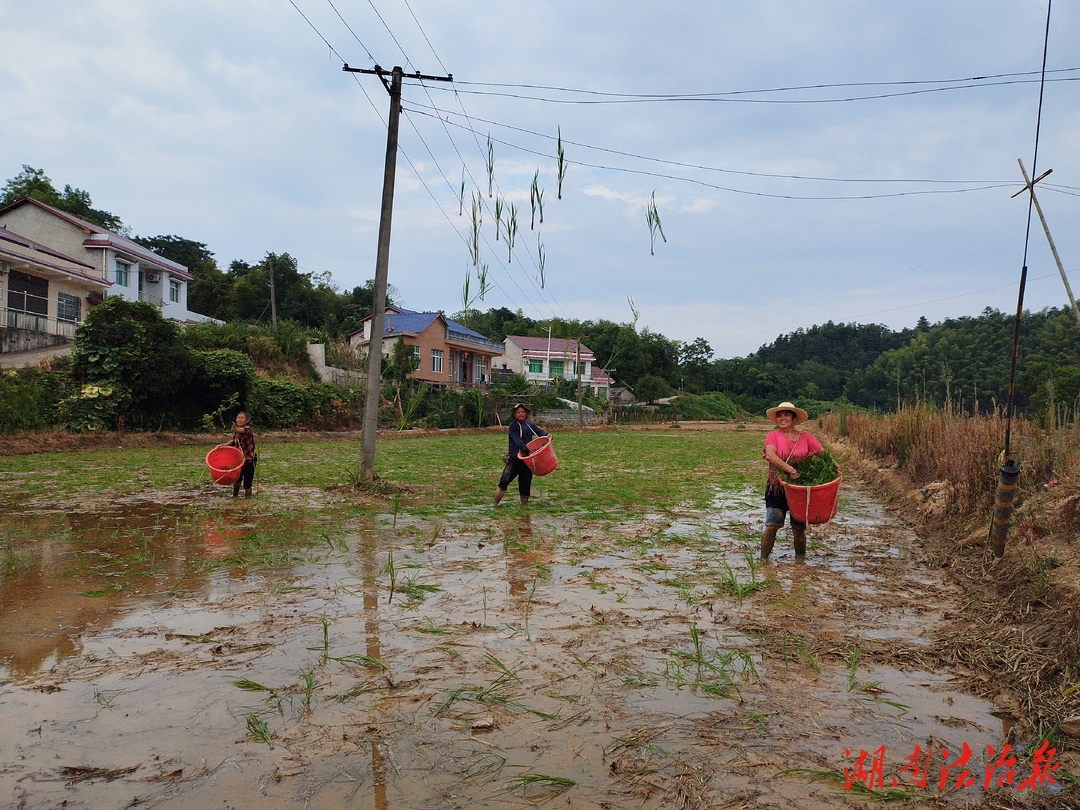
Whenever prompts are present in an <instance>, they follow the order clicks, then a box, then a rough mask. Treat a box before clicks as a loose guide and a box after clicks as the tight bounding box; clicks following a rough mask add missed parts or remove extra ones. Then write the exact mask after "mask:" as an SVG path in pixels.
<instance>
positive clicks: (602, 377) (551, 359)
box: [500, 335, 615, 399]
mask: <svg viewBox="0 0 1080 810" xmlns="http://www.w3.org/2000/svg"><path fill="white" fill-rule="evenodd" d="M503 345H504V346H505V347H506V349H505V353H504V354H503V358H502V360H501V361H500V362H501V364H502V367H503V368H504V369H505V370H507V371H512V372H514V373H515V374H522V375H524V376H525V379H526V380H528V381H529V382H531V383H535V384H537V385H545V386H546V385H548V384H549V383H552V382H554V381H555V380H559V379H564V380H571V381H574V382H576V381H577V379H578V372H579V371H580V373H581V381H582V383H583V384H585V385H587V386H589V388H591V389H592V393H593V396H596V397H603V398H605V399H606V398H607V396H608V392H609V391H610V389H611V386H612V385H614V384H615V381H614V380H613V379H612V378H611V376H610V375H608V374H607V372H605V371H604V370H603V369H602V368H600V367H599V366H597V365H596V356H595V355H594V354H593V353H592V350H591V349H590V348H589V347H588V346H586V345H585V344H584V343H582V344H581V345H580V346H579V345H578V341H577V340H575V339H573V338H570V339H565V338H548V337H527V336H525V335H507V336H506V340H505V341H504V342H503ZM579 365H580V368H579Z"/></svg>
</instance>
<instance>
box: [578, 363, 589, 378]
mask: <svg viewBox="0 0 1080 810" xmlns="http://www.w3.org/2000/svg"><path fill="white" fill-rule="evenodd" d="M578 374H580V375H581V376H582V377H588V376H589V369H588V368H586V364H585V361H584V360H582V361H581V362H580V363H578Z"/></svg>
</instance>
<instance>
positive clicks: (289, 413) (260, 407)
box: [245, 378, 313, 429]
mask: <svg viewBox="0 0 1080 810" xmlns="http://www.w3.org/2000/svg"><path fill="white" fill-rule="evenodd" d="M312 406H313V397H312V396H311V392H310V390H309V388H306V387H304V386H301V385H297V384H296V383H294V382H290V381H289V380H264V379H261V378H257V379H256V380H255V382H254V384H253V385H252V386H251V393H250V394H249V395H248V398H247V403H246V408H245V410H246V411H247V413H248V416H249V417H251V421H252V424H254V425H256V426H258V427H261V428H270V429H277V428H288V427H295V426H296V425H299V424H301V423H302V422H304V421H306V420H307V419H309V418H310V417H311V416H312V414H313V407H312Z"/></svg>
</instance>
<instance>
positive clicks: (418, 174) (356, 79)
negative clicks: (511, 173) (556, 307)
mask: <svg viewBox="0 0 1080 810" xmlns="http://www.w3.org/2000/svg"><path fill="white" fill-rule="evenodd" d="M328 2H329V3H330V6H331V8H333V9H334V12H335V13H336V14H337V16H338V18H339V19H340V20H341V22H342V23H343V24H344V25H345V27H346V28H347V29H348V30H349V33H351V34H352V35H353V38H354V39H356V41H357V42H358V43H359V44H360V46H361V47H362V48H364V50H365V52H367V48H366V46H365V45H364V43H363V42H362V41H361V40H360V38H359V36H357V34H356V32H355V31H354V30H353V29H352V27H351V26H350V25H349V23H348V22H347V21H346V20H345V19H344V18H343V17H342V16H341V14H340V13H339V12H338V10H337V8H336V7H335V6H334V5H333V3H332V2H330V0H328ZM289 4H290V5H291V6H292V7H293V8H294V9H295V10H296V12H297V13H298V14H299V15H300V16H301V17H302V18H303V19H304V22H306V23H307V24H308V26H309V27H310V28H311V30H312V31H314V32H315V34H316V36H318V37H319V39H321V40H322V41H323V43H324V44H325V45H326V46H327V48H329V50H330V52H331V53H332V54H334V55H335V56H336V57H337V58H338V59H339V60H341V62H342V64H347V62H346V60H345V59H344V58H343V57H342V56H341V54H340V53H339V52H338V50H337V49H336V48H334V46H333V45H331V44H330V41H329V40H327V38H326V37H325V36H323V34H322V32H321V31H320V30H319V29H318V28H317V27H316V26H315V24H314V23H312V22H311V20H310V19H309V18H308V16H307V15H306V14H304V12H303V11H301V10H300V8H299V7H298V6H297V5H296V3H295V2H293V0H289ZM369 4H371V0H369ZM371 6H372V9H373V10H374V11H375V13H376V15H377V16H378V17H379V19H380V21H381V22H382V23H383V25H384V26H386V22H385V20H383V19H382V15H380V14H379V11H378V9H376V8H375V6H374V4H371ZM386 28H387V31H389V33H390V35H391V37H393V38H394V41H395V43H397V44H398V48H399V49H401V51H402V56H404V57H405V60H406V63H408V64H411V63H410V62H409V57H408V55H407V54H406V53H405V51H404V49H403V48H401V45H400V43H399V42H398V40H397V38H396V37H394V34H393V32H392V31H390V29H389V26H386ZM425 36H426V35H425ZM368 56H369V57H371V59H372V62H373V63H375V60H374V58H373V57H372V56H371V54H370V52H368ZM436 58H438V57H437V56H436ZM439 61H440V64H441V60H439ZM349 75H350V76H352V78H353V80H354V82H355V83H356V85H357V86H358V87H359V88H360V90H361V92H362V93H363V94H364V97H365V98H366V99H367V101H368V103H369V104H370V105H371V107H372V109H373V110H374V111H375V114H376V116H377V117H378V119H379V121H380V122H381V123H382V124H383V126H388V124H387V122H386V120H385V119H384V118H383V116H382V113H381V111H380V110H379V108H378V106H377V105H376V104H375V102H374V101H373V100H372V98H371V96H370V95H368V92H367V90H366V89H365V88H364V86H363V84H362V83H361V82H360V80H359V77H358V76H357V75H356V74H355V73H350V74H349ZM429 100H431V101H432V103H433V104H434V100H433V99H431V98H430V95H429ZM407 118H408V117H407ZM410 125H412V126H413V129H414V131H416V132H417V135H418V136H419V135H420V133H419V131H418V130H417V128H416V126H415V124H413V123H412V122H411V120H410ZM447 135H449V132H447ZM421 142H422V143H424V146H425V148H426V149H427V151H428V153H429V154H431V156H432V160H433V161H435V156H434V154H433V153H432V152H431V149H430V148H429V147H428V146H427V143H426V142H425V141H424V140H423V138H422V137H421ZM451 142H452V139H451ZM454 147H455V150H456V149H457V145H456V144H454ZM398 148H399V151H400V152H401V155H402V157H404V158H405V160H406V162H407V163H408V164H409V167H410V169H412V171H413V173H414V175H415V176H416V178H417V179H418V180H419V181H420V183H421V185H423V186H424V189H425V190H426V191H427V192H428V195H429V196H430V197H431V198H432V201H433V202H435V204H436V207H438V208H439V210H440V212H441V213H442V214H443V217H444V218H445V219H446V220H447V222H448V224H449V225H450V226H451V228H453V230H454V233H455V234H456V235H457V236H458V238H459V239H461V240H462V242H463V244H465V246H466V248H468V242H467V241H466V240H465V238H464V236H463V235H462V234H461V233H460V231H459V230H458V229H457V227H456V226H455V225H454V223H453V220H451V219H450V217H449V215H448V214H447V213H446V211H445V209H444V208H443V207H442V205H441V203H439V201H438V199H437V198H436V197H435V194H434V192H433V191H432V190H431V188H430V187H429V186H428V184H427V182H426V181H425V180H424V177H423V175H422V174H421V172H420V171H419V169H418V168H417V167H416V165H415V164H414V163H413V161H412V159H411V158H410V157H409V155H408V153H407V152H406V150H405V149H404V148H403V147H402V146H401V145H400V144H399V145H398ZM459 155H460V153H459ZM435 163H436V166H438V162H437V161H435ZM439 171H440V173H441V174H442V176H443V178H444V180H447V183H449V180H448V179H447V178H446V176H445V173H444V172H442V169H441V167H439ZM451 190H452V186H451ZM484 241H485V244H488V247H489V249H490V248H491V246H490V243H488V242H487V237H486V236H485V237H484ZM491 253H492V256H493V257H494V259H495V260H496V262H497V263H498V264H499V265H500V266H501V267H503V269H504V270H506V268H505V266H504V265H503V264H502V261H501V260H500V259H499V257H498V255H497V253H496V252H495V251H494V250H491ZM507 275H508V277H509V278H510V279H511V281H513V282H514V286H516V287H517V288H518V290H519V292H521V294H522V295H523V296H524V298H525V300H526V301H527V302H528V304H529V306H530V308H532V309H533V310H535V311H536V312H537V314H540V308H539V307H538V306H536V304H535V303H533V301H532V300H531V299H530V298H529V296H528V295H527V294H526V293H525V291H524V290H522V289H521V286H520V285H519V284H518V283H517V281H516V279H514V277H513V275H512V274H511V273H509V271H507ZM493 282H494V283H495V286H496V287H497V288H498V289H499V290H500V292H502V293H503V294H504V295H505V296H506V298H507V299H508V300H509V301H510V303H511V304H513V305H514V306H515V307H518V308H520V305H519V304H518V303H517V302H516V301H514V299H513V297H512V296H511V295H509V294H508V293H507V291H506V290H504V289H503V288H502V286H501V285H499V284H498V281H497V280H495V279H493ZM548 309H549V311H550V310H551V308H550V305H549V306H548ZM560 309H561V307H560ZM552 315H553V316H554V312H553V311H552Z"/></svg>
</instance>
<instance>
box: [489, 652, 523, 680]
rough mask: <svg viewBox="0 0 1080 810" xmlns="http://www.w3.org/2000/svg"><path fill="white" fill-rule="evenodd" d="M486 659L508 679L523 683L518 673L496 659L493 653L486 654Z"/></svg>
mask: <svg viewBox="0 0 1080 810" xmlns="http://www.w3.org/2000/svg"><path fill="white" fill-rule="evenodd" d="M484 658H485V659H487V661H488V662H489V663H490V664H492V665H493V666H494V667H495V669H497V670H499V672H501V673H502V674H503V675H505V676H506V677H508V678H513V679H514V680H515V681H517V682H518V683H521V678H519V677H518V675H517V672H516V671H514V670H512V669H510V668H509V667H507V666H506V664H504V663H503V662H502V661H500V660H499V659H498V658H496V657H495V656H494V655H493V654H492V653H489V652H486V653H484Z"/></svg>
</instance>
